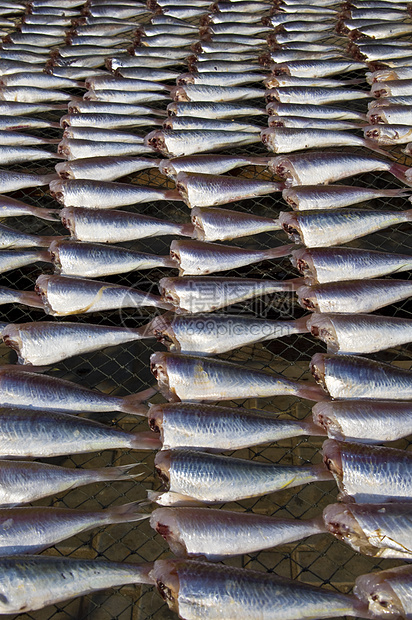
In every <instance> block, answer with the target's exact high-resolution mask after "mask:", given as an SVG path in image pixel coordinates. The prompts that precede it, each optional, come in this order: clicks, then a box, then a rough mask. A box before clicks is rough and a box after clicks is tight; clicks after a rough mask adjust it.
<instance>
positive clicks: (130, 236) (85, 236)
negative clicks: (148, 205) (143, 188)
mask: <svg viewBox="0 0 412 620" xmlns="http://www.w3.org/2000/svg"><path fill="white" fill-rule="evenodd" d="M60 215H61V218H62V223H63V225H64V226H66V228H68V229H69V230H70V234H71V236H72V238H73V239H77V240H78V241H90V242H97V243H120V242H122V241H133V240H134V239H144V238H147V237H158V236H163V235H184V236H189V237H190V236H192V234H193V226H192V225H191V224H178V223H175V222H168V221H167V220H160V219H158V218H155V217H150V216H148V215H140V213H131V212H128V211H115V210H112V209H107V210H106V209H104V210H99V209H84V208H81V207H65V208H64V209H62V211H61V214H60Z"/></svg>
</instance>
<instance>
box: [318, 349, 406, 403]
mask: <svg viewBox="0 0 412 620" xmlns="http://www.w3.org/2000/svg"><path fill="white" fill-rule="evenodd" d="M310 369H311V372H312V374H313V376H314V377H315V379H316V381H317V382H318V383H319V384H320V385H322V386H323V388H324V389H325V391H326V392H327V393H328V394H329V395H330V396H331V398H350V399H352V398H372V399H374V398H377V399H382V398H384V399H390V400H409V399H410V398H411V393H412V372H411V371H410V370H406V369H404V368H398V367H396V366H392V365H390V364H382V363H381V362H376V361H372V360H370V359H368V358H366V357H357V356H355V355H330V354H326V353H316V354H315V355H314V356H313V357H312V361H311V364H310Z"/></svg>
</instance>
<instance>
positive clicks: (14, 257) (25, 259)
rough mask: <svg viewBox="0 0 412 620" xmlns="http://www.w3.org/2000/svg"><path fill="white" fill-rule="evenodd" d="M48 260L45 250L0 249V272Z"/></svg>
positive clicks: (48, 256)
mask: <svg viewBox="0 0 412 620" xmlns="http://www.w3.org/2000/svg"><path fill="white" fill-rule="evenodd" d="M38 261H39V262H46V263H48V262H50V255H49V253H48V252H47V250H41V249H33V250H15V249H12V250H2V251H1V252H0V273H5V272H6V271H10V270H11V269H19V267H24V266H26V265H31V264H33V263H37V262H38Z"/></svg>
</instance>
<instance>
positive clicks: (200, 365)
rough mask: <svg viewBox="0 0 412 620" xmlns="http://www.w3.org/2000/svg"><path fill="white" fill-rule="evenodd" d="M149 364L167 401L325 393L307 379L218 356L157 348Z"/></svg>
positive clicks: (316, 396)
mask: <svg viewBox="0 0 412 620" xmlns="http://www.w3.org/2000/svg"><path fill="white" fill-rule="evenodd" d="M150 364H151V370H152V373H153V374H154V376H155V377H156V379H157V381H158V385H159V390H160V391H161V392H162V394H163V395H164V396H165V398H167V399H168V400H170V401H185V400H187V401H189V402H196V401H202V400H208V401H215V400H232V399H234V398H264V397H266V396H274V395H278V394H284V395H290V396H300V397H301V398H307V399H309V400H323V399H324V397H325V393H324V391H323V390H322V389H320V388H319V387H317V386H315V385H313V384H311V383H307V382H303V381H294V380H292V379H287V378H286V377H284V376H283V375H281V374H278V373H273V372H272V373H267V372H264V371H261V370H255V369H250V368H248V367H245V366H241V365H239V364H233V363H231V362H227V361H222V360H219V359H213V358H205V357H196V356H194V355H180V354H176V353H160V352H157V353H153V354H152V355H151V358H150Z"/></svg>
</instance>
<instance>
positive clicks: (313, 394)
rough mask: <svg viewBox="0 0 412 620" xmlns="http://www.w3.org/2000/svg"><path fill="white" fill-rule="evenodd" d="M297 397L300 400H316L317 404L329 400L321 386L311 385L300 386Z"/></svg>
mask: <svg viewBox="0 0 412 620" xmlns="http://www.w3.org/2000/svg"><path fill="white" fill-rule="evenodd" d="M296 396H298V397H299V398H306V399H307V400H315V401H317V402H318V401H320V400H326V399H328V398H329V397H328V395H327V394H326V392H325V391H324V390H323V389H322V388H321V387H320V386H319V385H313V384H310V383H308V384H307V385H306V384H299V388H298V391H297V393H296Z"/></svg>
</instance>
